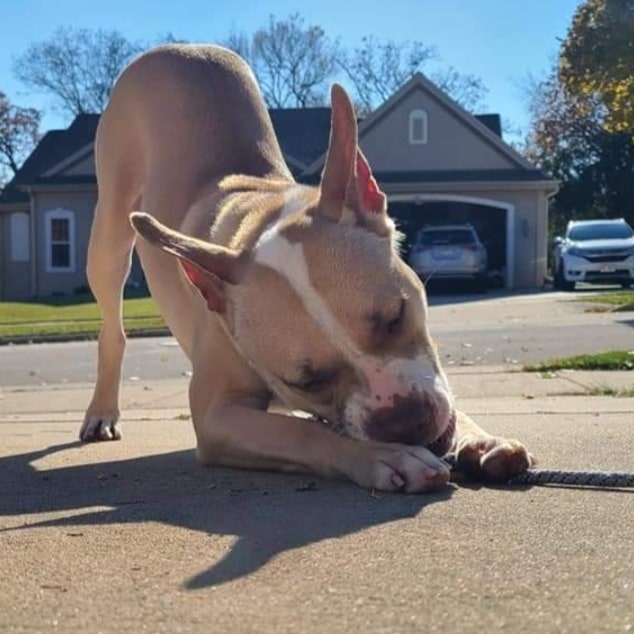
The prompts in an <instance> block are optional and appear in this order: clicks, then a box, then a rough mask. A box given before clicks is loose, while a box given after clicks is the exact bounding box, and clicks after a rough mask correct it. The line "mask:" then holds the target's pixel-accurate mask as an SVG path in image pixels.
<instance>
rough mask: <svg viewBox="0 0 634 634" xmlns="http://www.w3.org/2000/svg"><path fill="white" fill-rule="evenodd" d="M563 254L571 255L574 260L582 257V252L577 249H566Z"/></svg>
mask: <svg viewBox="0 0 634 634" xmlns="http://www.w3.org/2000/svg"><path fill="white" fill-rule="evenodd" d="M564 253H565V254H566V255H572V256H573V257H575V258H582V257H584V256H583V251H582V250H581V249H578V248H577V247H568V248H567V249H566V250H565V251H564Z"/></svg>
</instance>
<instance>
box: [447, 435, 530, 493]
mask: <svg viewBox="0 0 634 634" xmlns="http://www.w3.org/2000/svg"><path fill="white" fill-rule="evenodd" d="M534 463H535V459H534V458H533V456H532V455H531V454H530V453H528V450H527V449H526V447H525V446H524V445H523V444H522V443H521V442H519V441H518V440H509V439H506V438H499V437H495V436H475V435H474V436H471V437H467V438H464V439H462V440H461V441H460V442H459V443H458V448H457V451H456V468H457V470H458V471H461V472H464V473H465V474H466V475H467V476H468V477H470V478H472V479H475V480H483V481H487V482H506V481H507V480H509V479H510V478H512V477H513V476H516V475H518V474H520V473H523V472H524V471H526V470H527V469H529V468H530V467H531V466H532V465H533V464H534Z"/></svg>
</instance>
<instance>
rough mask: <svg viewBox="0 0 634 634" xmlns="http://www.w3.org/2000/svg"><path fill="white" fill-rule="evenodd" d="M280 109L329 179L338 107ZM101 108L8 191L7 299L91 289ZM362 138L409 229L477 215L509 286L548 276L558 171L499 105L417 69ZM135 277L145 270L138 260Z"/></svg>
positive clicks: (0, 200)
mask: <svg viewBox="0 0 634 634" xmlns="http://www.w3.org/2000/svg"><path fill="white" fill-rule="evenodd" d="M270 114H271V119H272V121H273V125H274V127H275V130H276V133H277V135H278V138H279V140H280V145H281V147H282V151H283V152H284V156H285V158H286V161H287V163H288V165H289V167H290V168H291V170H292V172H293V174H294V175H295V177H296V178H297V180H298V181H301V182H307V183H317V182H319V176H320V173H321V170H322V168H323V162H324V153H325V151H326V148H327V145H328V135H329V129H330V109H329V108H308V109H290V110H271V111H270ZM98 120H99V117H98V115H80V116H78V117H77V118H76V119H75V121H73V123H72V124H71V126H70V127H69V128H68V129H67V130H53V131H51V132H49V133H48V134H46V135H45V136H44V138H43V139H42V140H41V141H40V143H39V145H38V146H37V147H36V149H35V150H34V151H33V153H32V154H31V156H30V157H29V158H28V159H27V160H26V161H25V163H24V165H23V167H22V169H21V170H20V171H19V172H18V174H17V175H16V176H15V178H14V179H13V180H12V181H11V183H9V185H8V186H7V187H6V188H5V190H4V191H3V193H2V195H0V299H4V300H18V299H26V298H29V297H34V296H46V295H50V294H55V293H72V292H75V291H77V290H79V289H82V288H84V289H85V286H86V276H85V265H86V248H87V244H88V236H89V232H90V224H91V221H92V215H93V209H94V205H95V202H96V198H97V187H96V180H95V168H94V154H93V140H94V136H95V130H96V128H97V122H98ZM359 143H360V145H361V147H362V149H363V151H364V153H365V154H366V156H367V157H368V160H369V162H370V164H371V165H372V168H373V170H374V174H375V176H376V178H377V181H378V182H379V184H380V186H381V187H382V188H383V190H384V191H385V192H386V194H387V195H388V198H389V208H390V213H391V214H392V216H394V217H395V218H396V220H397V223H398V225H399V226H400V228H401V229H402V230H403V231H404V232H405V233H406V234H407V235H408V237H409V238H410V239H411V236H412V234H413V232H414V231H415V230H416V229H417V228H418V227H420V226H423V225H425V224H432V223H435V224H438V223H441V222H443V223H444V222H451V223H459V222H471V223H472V224H473V225H474V226H475V227H476V229H477V231H478V233H479V235H480V237H481V239H482V241H483V242H484V244H485V246H486V247H487V249H488V251H489V263H490V267H492V268H493V269H495V270H497V271H498V272H499V274H500V275H501V277H502V280H503V283H504V284H505V286H507V287H508V288H516V287H537V286H541V285H542V283H543V280H544V275H545V273H546V255H547V244H546V234H547V225H548V222H547V221H548V198H549V197H550V196H551V195H552V194H553V193H555V191H556V189H557V182H556V181H553V180H552V179H550V178H549V177H548V176H547V175H546V174H544V173H543V172H542V171H540V170H538V169H536V168H535V167H534V166H533V165H531V164H530V163H529V162H528V161H527V160H526V159H524V158H523V157H522V156H521V155H520V154H518V153H517V152H516V151H515V150H513V149H512V148H511V147H510V146H509V145H507V144H506V143H504V141H503V140H502V138H501V134H500V119H499V116H498V115H482V116H473V115H471V114H469V113H467V112H466V111H465V110H463V109H462V108H461V107H460V106H458V105H457V104H456V103H455V102H454V101H452V100H451V99H450V98H449V97H448V96H447V95H446V94H444V93H443V92H441V91H440V90H439V89H438V88H437V87H436V86H435V85H434V84H432V83H431V82H430V81H429V80H427V79H426V78H425V77H423V76H422V75H420V74H417V75H415V76H414V77H412V79H411V80H410V81H408V82H407V83H406V84H405V85H404V86H402V87H401V88H400V89H399V90H398V92H396V93H395V94H394V95H393V96H392V97H390V99H388V100H387V101H386V102H385V103H384V104H383V105H382V106H381V107H380V108H378V109H377V110H376V111H374V112H373V113H372V114H370V115H369V116H368V117H367V118H366V119H364V120H363V121H361V122H360V126H359ZM131 281H133V282H137V283H140V282H141V281H142V274H141V271H140V268H139V266H138V263H136V262H135V264H134V266H133V269H132V273H131Z"/></svg>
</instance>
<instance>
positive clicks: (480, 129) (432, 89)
mask: <svg viewBox="0 0 634 634" xmlns="http://www.w3.org/2000/svg"><path fill="white" fill-rule="evenodd" d="M415 90H423V91H424V92H426V93H427V94H429V95H431V97H432V98H434V99H435V100H436V101H438V102H439V103H440V104H441V105H442V106H444V108H445V109H446V110H448V111H449V112H450V113H451V114H453V115H454V116H455V117H456V118H457V119H459V120H460V121H462V122H463V124H464V125H465V126H466V127H467V128H469V129H470V130H471V131H472V132H473V133H474V134H476V135H478V136H479V137H480V138H482V139H483V140H484V141H485V142H486V143H488V144H490V145H492V146H493V147H494V148H496V149H497V150H498V151H499V152H500V153H501V154H503V155H504V156H506V157H507V158H508V159H509V160H510V161H511V162H512V163H514V164H515V165H516V166H517V168H519V169H528V170H534V169H535V166H534V165H532V164H531V163H530V162H529V161H527V160H526V159H525V158H524V157H523V156H522V155H521V154H519V153H518V152H516V151H515V150H514V149H513V148H512V147H511V146H510V145H508V144H507V143H505V142H504V141H503V140H502V137H501V129H500V120H499V115H496V114H485V115H479V116H478V115H473V114H471V113H470V112H467V111H466V110H465V109H464V108H463V107H462V106H460V105H459V104H458V103H457V102H455V101H454V100H453V99H452V98H451V97H449V95H447V94H446V93H444V92H443V91H442V90H440V89H439V88H438V87H437V86H436V85H435V84H434V83H433V82H431V81H430V80H429V79H427V77H425V76H424V75H423V74H422V73H416V74H414V75H413V76H412V77H411V79H409V80H408V81H407V82H405V83H404V84H403V85H402V86H401V87H400V88H399V89H398V90H397V91H396V92H395V93H394V94H393V95H392V96H391V97H390V98H389V99H388V100H387V101H385V102H384V103H383V104H382V105H381V106H379V107H378V108H377V109H376V110H373V111H372V112H371V113H370V114H369V115H368V117H366V118H365V119H364V120H363V121H361V123H360V124H359V141H360V142H361V141H362V140H363V137H364V135H365V134H366V133H367V132H368V131H369V130H370V129H372V128H374V127H375V126H376V125H377V124H378V123H379V122H380V121H381V119H383V118H384V117H385V116H386V115H387V114H389V113H390V112H391V111H392V110H393V109H394V108H395V107H396V106H397V105H398V104H399V103H400V102H401V101H403V99H404V98H405V97H406V96H407V95H409V94H410V93H411V92H413V91H415ZM324 160H325V156H321V157H319V158H318V159H317V160H316V161H315V162H314V163H312V164H311V165H310V166H309V167H308V169H307V174H314V173H315V172H317V171H319V170H320V169H321V168H322V167H323V164H324Z"/></svg>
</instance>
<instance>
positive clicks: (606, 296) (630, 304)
mask: <svg viewBox="0 0 634 634" xmlns="http://www.w3.org/2000/svg"><path fill="white" fill-rule="evenodd" d="M575 301H578V302H583V303H591V304H603V305H605V306H606V308H620V309H621V310H634V291H615V292H613V293H599V294H597V295H588V296H587V297H581V298H579V299H577V300H575Z"/></svg>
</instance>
